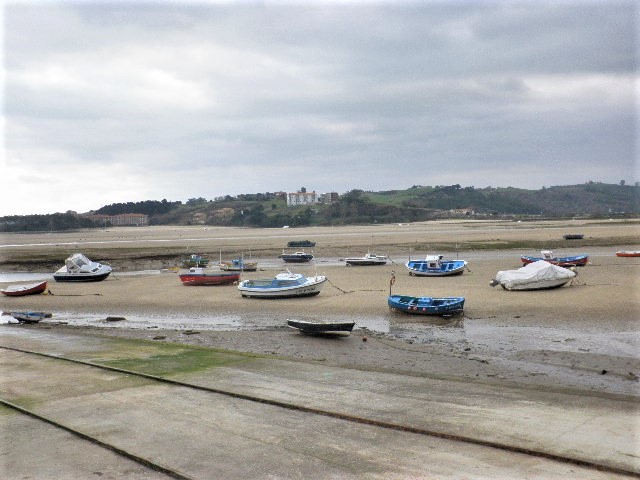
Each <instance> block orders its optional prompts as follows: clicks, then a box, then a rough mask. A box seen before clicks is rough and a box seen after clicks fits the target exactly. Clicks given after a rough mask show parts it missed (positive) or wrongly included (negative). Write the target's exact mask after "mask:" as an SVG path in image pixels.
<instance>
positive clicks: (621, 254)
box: [616, 250, 640, 257]
mask: <svg viewBox="0 0 640 480" xmlns="http://www.w3.org/2000/svg"><path fill="white" fill-rule="evenodd" d="M616 256H617V257H640V250H627V251H622V252H616Z"/></svg>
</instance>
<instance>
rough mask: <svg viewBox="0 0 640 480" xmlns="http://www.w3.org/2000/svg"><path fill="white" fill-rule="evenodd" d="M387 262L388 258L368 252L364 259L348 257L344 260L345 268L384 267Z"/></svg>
mask: <svg viewBox="0 0 640 480" xmlns="http://www.w3.org/2000/svg"><path fill="white" fill-rule="evenodd" d="M387 260H388V257H387V256H386V255H376V254H375V253H369V252H367V254H366V255H365V256H364V257H349V258H345V259H344V261H345V262H346V263H347V266H360V265H363V266H364V265H366V266H368V265H386V264H387Z"/></svg>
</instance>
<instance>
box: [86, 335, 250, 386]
mask: <svg viewBox="0 0 640 480" xmlns="http://www.w3.org/2000/svg"><path fill="white" fill-rule="evenodd" d="M118 343H119V344H121V345H122V344H125V345H126V346H127V347H129V348H116V349H115V350H112V351H111V352H109V354H108V355H106V357H108V358H102V359H95V358H94V359H93V360H92V362H93V363H96V364H100V365H105V366H109V367H113V368H119V369H123V370H129V371H132V372H139V373H144V374H147V375H155V376H159V377H166V376H171V375H178V374H184V373H193V372H198V371H203V370H208V369H211V368H216V367H220V366H229V365H232V364H238V363H244V362H247V361H250V360H251V359H252V358H256V357H258V356H257V355H252V354H242V353H237V352H230V351H226V350H217V349H212V348H204V347H191V346H185V345H178V344H172V343H163V344H159V343H152V342H149V341H146V340H127V341H126V342H118Z"/></svg>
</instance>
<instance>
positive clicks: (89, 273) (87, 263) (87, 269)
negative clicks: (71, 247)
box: [53, 253, 112, 282]
mask: <svg viewBox="0 0 640 480" xmlns="http://www.w3.org/2000/svg"><path fill="white" fill-rule="evenodd" d="M64 263H65V265H64V267H62V268H60V269H59V270H58V271H57V272H55V273H54V274H53V279H54V280H55V281H56V282H100V281H102V280H104V279H105V278H107V277H108V276H109V274H110V273H111V271H112V268H111V267H110V266H109V265H103V264H101V263H98V262H94V261H92V260H89V259H88V258H87V257H85V256H84V255H83V254H81V253H74V254H73V255H71V256H70V257H69V258H67V259H66V260H65V262H64Z"/></svg>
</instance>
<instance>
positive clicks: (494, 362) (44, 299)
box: [0, 221, 640, 395]
mask: <svg viewBox="0 0 640 480" xmlns="http://www.w3.org/2000/svg"><path fill="white" fill-rule="evenodd" d="M575 231H579V232H580V233H583V234H584V235H585V239H586V240H585V242H586V245H585V246H580V244H576V245H577V246H576V247H569V246H567V247H564V245H565V244H563V243H562V235H563V233H566V232H575ZM638 233H639V228H638V226H637V224H635V223H633V222H630V223H618V222H616V223H615V224H610V225H608V224H607V223H606V222H578V221H573V222H540V223H515V222H511V223H508V222H507V223H501V222H493V223H489V222H472V221H468V222H436V223H424V224H411V225H381V226H365V227H335V228H328V227H322V228H306V229H277V230H274V229H264V230H261V229H255V230H246V229H222V228H213V227H145V228H132V229H126V228H121V229H109V230H106V231H87V232H85V231H83V232H73V233H63V234H57V233H51V234H46V235H25V234H15V235H14V234H12V235H5V236H4V238H3V246H2V263H3V266H2V268H1V269H0V270H2V271H3V272H5V274H7V273H8V272H19V271H25V270H29V271H31V272H39V271H40V272H42V271H43V266H42V265H48V263H47V262H45V263H43V264H40V265H39V264H37V263H35V264H33V263H29V264H27V265H26V266H25V264H21V263H20V261H19V260H21V259H24V258H25V257H26V256H31V257H34V258H38V256H39V255H42V256H48V257H50V256H51V255H54V254H56V253H59V255H58V258H59V263H60V265H61V264H62V262H63V261H64V258H66V256H67V255H68V254H70V253H73V252H75V251H81V252H83V253H86V254H87V255H89V256H90V257H91V258H94V259H99V260H101V261H102V260H104V261H106V260H105V259H107V260H109V263H110V264H111V265H112V266H113V267H114V273H113V274H112V275H111V276H110V277H109V278H108V279H107V280H105V281H102V282H98V283H83V284H69V283H56V282H54V281H53V280H52V281H51V282H50V284H49V288H50V291H51V294H50V295H38V296H30V297H21V298H8V297H3V298H2V299H0V301H1V303H0V309H2V310H3V311H11V310H25V309H31V310H46V311H50V312H52V313H53V314H54V316H53V318H52V319H50V321H47V322H42V323H41V324H39V325H36V326H32V327H26V328H54V329H73V330H75V331H79V332H87V333H89V334H92V335H96V334H97V335H109V336H126V337H131V338H144V339H156V340H157V341H168V342H182V343H189V344H195V345H201V346H210V347H215V348H222V349H230V350H238V351H243V352H253V353H259V354H267V355H278V356H283V357H286V358H293V359H299V360H305V361H317V362H325V363H326V364H331V365H338V366H349V367H354V368H363V369H371V370H381V371H397V372H403V373H406V374H410V375H428V376H436V377H437V376H442V377H452V378H469V379H475V380H477V381H488V382H508V383H515V384H518V385H523V386H532V387H534V388H537V387H538V386H545V388H558V389H567V388H569V389H574V388H577V389H581V390H585V391H591V392H598V393H601V394H607V393H611V394H625V395H637V394H638V393H639V390H638V376H640V358H639V356H638V354H637V352H638V351H640V349H639V348H638V347H639V346H640V341H639V340H640V337H639V335H638V318H639V313H640V298H639V296H638V295H637V291H638V273H639V271H640V261H639V260H640V259H638V258H619V257H616V256H615V251H616V250H622V249H625V250H633V249H638V245H637V244H635V245H634V244H633V241H634V240H637V238H638ZM290 239H309V240H313V241H315V242H317V246H316V247H314V248H313V251H314V254H315V255H316V258H315V259H314V262H313V263H312V264H305V265H291V264H284V263H283V262H282V261H281V260H279V259H278V258H277V254H278V253H279V252H281V251H282V248H283V247H284V246H285V245H286V241H287V240H290ZM524 240H526V241H531V242H534V244H535V245H539V243H536V242H541V243H542V244H545V242H546V244H548V245H549V247H551V248H553V249H554V252H555V253H557V254H560V255H564V254H566V255H570V254H577V253H589V254H590V265H588V266H586V267H583V268H580V269H579V275H578V277H577V278H576V279H575V280H574V282H573V283H572V284H571V285H570V286H565V287H563V288H560V289H556V290H550V291H537V292H535V291H534V292H508V291H505V290H502V289H501V288H500V287H497V288H491V287H490V286H489V281H490V280H491V279H492V278H493V276H494V275H495V273H496V272H497V271H498V270H508V269H513V268H518V267H520V266H521V263H520V260H519V255H520V254H536V253H537V252H536V251H535V250H533V249H522V248H519V249H498V248H491V244H492V243H493V244H494V245H495V244H499V243H500V242H513V241H524ZM474 242H475V244H476V245H477V248H472V249H468V250H460V251H456V245H458V244H462V243H465V244H473V243H474ZM612 242H613V243H612ZM609 243H611V244H609ZM616 243H618V244H616ZM589 244H590V245H589ZM431 245H448V246H449V248H448V249H447V248H439V249H438V250H437V252H436V251H433V250H431V249H430V248H429V247H430V246H431ZM559 245H562V248H557V246H559ZM369 250H371V251H375V252H376V253H384V254H388V255H389V257H390V258H391V259H392V263H389V264H387V265H386V266H376V267H346V266H345V264H344V262H343V261H342V259H343V258H344V257H345V256H347V255H352V256H353V255H362V254H364V253H366V252H367V251H369ZM187 253H200V254H206V255H208V256H209V258H212V263H216V260H217V258H215V256H217V255H220V254H223V256H224V257H226V259H229V258H232V256H233V255H236V256H237V255H239V254H244V255H246V256H249V255H250V256H251V257H252V259H254V260H257V261H258V262H259V270H258V271H257V272H250V273H245V274H244V275H243V278H269V277H273V276H274V275H275V274H276V273H278V272H280V271H283V270H284V269H286V268H289V269H291V270H293V271H296V272H300V273H305V274H309V275H313V274H316V273H317V274H320V275H326V276H327V278H328V282H326V284H325V286H324V288H323V290H322V292H321V294H320V295H318V296H317V297H312V298H303V299H283V300H257V299H246V298H243V297H241V295H240V294H239V292H238V290H237V287H236V286H235V285H230V286H220V287H185V286H183V285H182V284H181V283H180V281H179V278H178V275H177V270H175V269H171V267H174V266H175V265H176V260H177V259H179V258H181V257H185V256H186V255H187ZM429 253H441V254H444V255H445V256H447V257H453V258H455V257H458V258H463V259H465V260H467V261H468V262H469V265H468V267H469V268H468V270H467V271H466V272H465V273H464V274H463V275H461V276H456V277H449V278H418V277H412V276H409V275H408V272H407V270H406V268H405V267H404V262H405V261H406V260H407V259H408V257H409V255H411V256H412V257H413V258H417V257H421V256H424V255H426V254H429ZM44 271H46V270H44ZM392 274H394V275H395V279H396V280H395V284H394V285H393V287H392V291H393V293H402V294H408V295H422V296H425V295H428V296H463V297H465V299H466V304H465V311H464V315H462V316H459V317H453V318H449V319H442V318H439V317H434V318H431V317H415V316H408V315H404V314H401V313H397V312H392V311H390V310H389V308H388V307H387V303H386V300H387V295H388V294H389V291H390V287H391V286H390V278H391V275H392ZM5 276H6V275H5ZM7 284H8V283H7V282H3V283H0V286H4V285H7ZM107 316H119V317H124V318H125V320H123V321H120V322H107V321H106V317H107ZM3 318H4V319H7V318H9V317H6V316H5V317H3ZM287 318H304V319H314V318H331V319H353V320H354V321H355V322H356V324H357V328H356V329H355V330H354V332H353V334H352V335H351V337H348V338H343V339H327V338H318V337H309V336H305V335H301V334H299V333H298V332H296V331H294V330H292V329H290V328H287V327H286V319H287ZM5 321H7V320H5ZM3 328H25V327H24V326H22V325H20V326H17V325H5V326H3Z"/></svg>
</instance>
